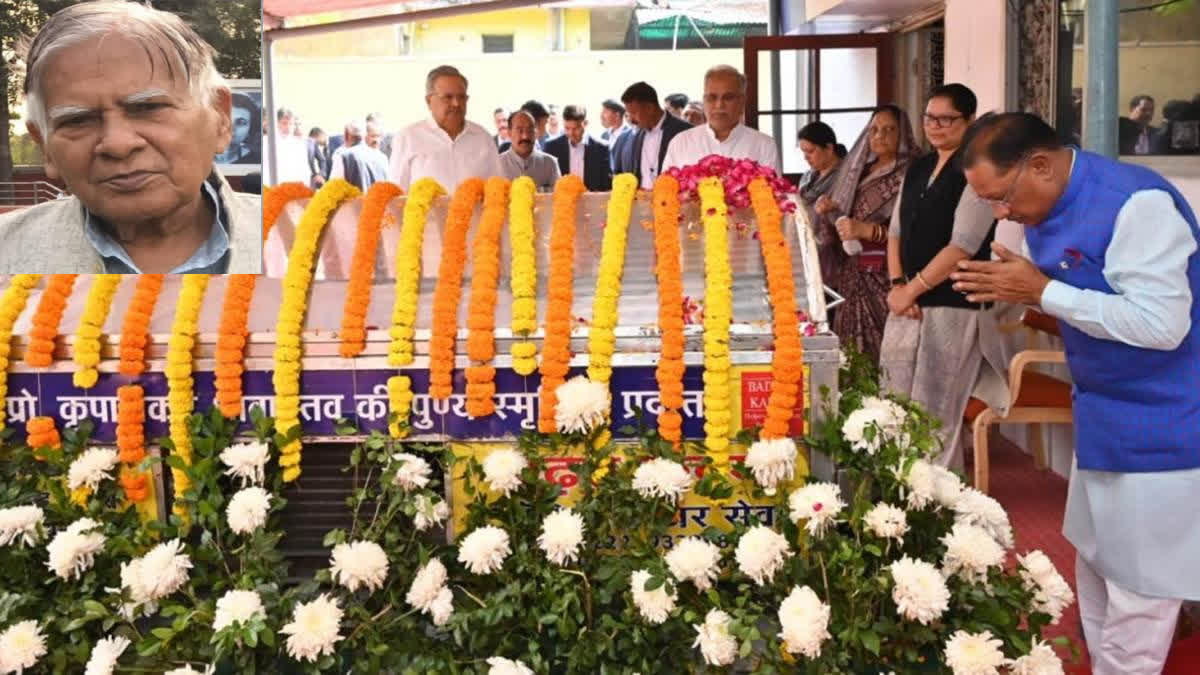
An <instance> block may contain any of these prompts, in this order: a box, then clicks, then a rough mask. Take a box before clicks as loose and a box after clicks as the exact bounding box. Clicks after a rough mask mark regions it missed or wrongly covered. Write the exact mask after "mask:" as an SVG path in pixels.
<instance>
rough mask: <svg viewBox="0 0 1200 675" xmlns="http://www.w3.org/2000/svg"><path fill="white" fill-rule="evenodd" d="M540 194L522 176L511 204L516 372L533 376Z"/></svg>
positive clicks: (514, 188) (513, 356) (515, 188)
mask: <svg viewBox="0 0 1200 675" xmlns="http://www.w3.org/2000/svg"><path fill="white" fill-rule="evenodd" d="M536 191H537V186H536V185H534V183H533V179H532V178H530V177H529V176H521V177H520V178H518V179H516V180H515V181H513V184H512V190H511V191H510V192H509V202H508V242H509V246H510V248H511V249H512V266H511V271H510V274H509V284H510V286H511V288H512V324H511V326H512V332H513V337H514V338H515V337H517V336H520V337H522V338H525V339H524V340H521V341H519V342H518V341H514V342H513V343H512V347H511V348H510V352H511V353H512V364H513V366H512V367H513V370H514V371H516V373H517V374H518V375H532V374H533V371H534V370H536V369H537V358H536V357H537V344H535V343H534V342H532V341H531V340H529V339H528V338H529V336H531V335H533V333H534V331H536V330H537V254H536V250H535V248H534V240H535V238H536V234H535V232H534V229H533V197H534V193H535V192H536Z"/></svg>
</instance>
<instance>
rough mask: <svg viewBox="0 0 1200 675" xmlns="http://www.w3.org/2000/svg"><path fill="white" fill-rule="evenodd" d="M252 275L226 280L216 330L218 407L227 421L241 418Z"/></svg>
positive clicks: (232, 277)
mask: <svg viewBox="0 0 1200 675" xmlns="http://www.w3.org/2000/svg"><path fill="white" fill-rule="evenodd" d="M257 282H258V275H255V274H230V275H229V276H227V277H226V285H225V301H224V303H223V304H222V306H221V323H220V325H219V326H218V328H217V331H218V332H217V354H216V356H217V366H216V373H215V375H216V388H217V407H218V408H220V410H221V414H222V415H224V416H225V417H228V418H230V419H237V418H240V417H241V415H242V373H244V372H245V371H246V366H245V355H246V341H247V340H248V339H249V336H250V331H249V330H248V324H249V317H250V301H251V299H253V298H254V286H255V284H256V283H257Z"/></svg>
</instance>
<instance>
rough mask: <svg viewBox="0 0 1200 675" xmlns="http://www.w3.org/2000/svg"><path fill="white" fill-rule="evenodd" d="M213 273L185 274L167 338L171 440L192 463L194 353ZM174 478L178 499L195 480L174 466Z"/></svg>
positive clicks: (178, 507) (178, 509)
mask: <svg viewBox="0 0 1200 675" xmlns="http://www.w3.org/2000/svg"><path fill="white" fill-rule="evenodd" d="M210 276H211V275H209V274H185V275H183V287H182V288H181V289H180V291H179V299H178V300H177V301H176V304H175V318H174V321H172V323H171V337H170V338H169V339H168V340H167V369H166V375H167V406H168V411H169V413H168V422H169V433H170V437H171V443H172V445H174V447H175V450H174V453H173V454H174V455H175V456H177V457H179V458H180V459H182V460H183V462H184V464H189V465H190V464H191V463H192V438H191V435H190V434H189V433H188V426H187V418H188V416H189V415H191V414H192V410H193V409H194V407H195V387H194V383H193V381H192V369H193V363H192V353H193V350H194V349H195V346H196V335H197V334H198V333H199V324H198V322H199V320H200V308H201V306H202V305H203V304H204V292H205V290H207V289H208V281H209V277H210ZM171 475H172V477H173V478H174V485H175V499H176V500H179V499H181V498H182V497H183V495H184V493H185V492H186V491H187V490H188V488H190V487H191V480H190V479H189V478H188V477H187V474H186V473H185V472H183V471H182V470H180V469H177V468H174V467H172V468H171ZM186 512H187V509H185V508H184V507H183V505H182V504H179V503H178V502H177V503H176V506H175V513H176V514H177V515H179V516H180V517H183V516H184V514H185V513H186Z"/></svg>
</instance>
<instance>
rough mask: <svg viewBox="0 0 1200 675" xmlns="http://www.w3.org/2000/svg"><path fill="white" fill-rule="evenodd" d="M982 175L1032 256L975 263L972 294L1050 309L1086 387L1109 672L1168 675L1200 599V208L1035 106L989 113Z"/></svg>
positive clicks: (1103, 671)
mask: <svg viewBox="0 0 1200 675" xmlns="http://www.w3.org/2000/svg"><path fill="white" fill-rule="evenodd" d="M964 146H965V147H966V153H965V155H964V157H963V166H964V168H965V170H966V175H967V180H968V182H969V183H970V184H971V187H972V188H974V189H975V192H977V193H978V194H979V196H980V197H983V198H984V199H988V200H990V201H991V202H992V206H993V210H994V212H995V216H996V217H997V218H1007V219H1010V220H1014V221H1017V222H1019V223H1021V224H1023V225H1024V226H1025V243H1026V245H1027V248H1028V254H1029V258H1030V259H1031V260H1030V259H1026V258H1024V257H1021V256H1019V255H1016V254H1014V253H1012V252H1011V251H1009V250H1007V249H1005V248H1004V247H1003V246H1001V245H999V244H993V251H994V252H995V254H996V257H998V258H999V260H996V261H992V262H982V261H980V262H973V261H964V262H962V263H960V264H959V267H960V271H958V272H955V273H954V274H953V275H952V277H953V278H954V279H955V281H956V284H955V288H956V289H958V290H960V291H962V292H965V293H967V299H968V300H971V301H972V302H1010V303H1022V304H1027V305H1035V306H1036V305H1040V306H1041V308H1042V309H1043V311H1045V312H1047V313H1049V314H1050V315H1051V316H1054V317H1055V318H1057V319H1058V321H1059V327H1060V328H1061V331H1062V338H1063V343H1064V345H1065V347H1066V355H1067V366H1068V367H1069V368H1070V370H1071V377H1072V379H1073V380H1074V391H1073V399H1074V416H1075V466H1074V467H1073V468H1072V471H1071V483H1070V489H1069V493H1068V497H1067V510H1066V519H1065V523H1064V525H1063V533H1064V534H1065V535H1066V537H1067V539H1069V540H1070V541H1071V543H1072V544H1073V545H1074V546H1075V549H1076V552H1077V556H1076V584H1077V589H1078V596H1079V610H1080V615H1081V618H1082V620H1083V629H1084V637H1085V638H1086V640H1087V646H1088V651H1089V652H1090V654H1091V657H1092V666H1093V668H1094V671H1093V672H1095V673H1096V675H1110V674H1116V673H1121V674H1122V675H1131V674H1137V673H1145V674H1147V675H1150V674H1156V673H1159V672H1160V671H1161V670H1162V667H1163V663H1164V662H1165V661H1166V656H1167V651H1168V650H1169V649H1170V645H1171V639H1172V636H1173V633H1174V629H1175V622H1176V620H1177V618H1178V616H1179V609H1180V604H1181V602H1182V601H1184V600H1200V298H1197V296H1198V295H1200V255H1197V253H1196V251H1197V240H1200V230H1198V229H1197V224H1196V216H1195V214H1194V213H1193V211H1192V209H1191V207H1189V206H1188V203H1187V202H1186V200H1184V198H1183V197H1182V196H1181V195H1180V194H1179V192H1178V191H1177V190H1176V189H1175V188H1174V187H1172V186H1171V184H1170V183H1168V182H1167V181H1166V180H1165V179H1163V178H1162V177H1161V176H1159V175H1158V174H1156V173H1155V172H1153V171H1151V170H1149V169H1146V168H1143V167H1139V166H1134V165H1131V164H1122V163H1120V162H1117V161H1113V160H1111V159H1107V158H1105V157H1102V156H1100V155H1096V154H1092V153H1090V152H1084V151H1081V150H1078V149H1075V148H1071V147H1064V146H1062V145H1061V144H1060V143H1059V141H1058V139H1057V134H1056V132H1055V131H1054V129H1053V128H1051V127H1050V126H1049V125H1047V124H1046V123H1045V122H1043V121H1042V120H1041V119H1040V118H1038V117H1036V116H1034V115H1030V114H1028V113H1006V114H1001V115H992V116H989V117H986V118H983V119H981V120H979V121H978V122H977V123H976V124H975V126H974V128H973V129H972V130H971V131H970V132H969V135H968V139H967V140H966V141H965V142H964Z"/></svg>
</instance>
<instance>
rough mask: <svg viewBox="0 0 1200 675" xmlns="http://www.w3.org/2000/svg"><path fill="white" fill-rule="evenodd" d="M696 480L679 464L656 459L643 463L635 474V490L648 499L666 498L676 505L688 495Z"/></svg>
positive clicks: (659, 458)
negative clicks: (681, 498)
mask: <svg viewBox="0 0 1200 675" xmlns="http://www.w3.org/2000/svg"><path fill="white" fill-rule="evenodd" d="M694 480H695V479H694V478H693V477H692V474H691V473H689V472H688V470H687V469H685V468H683V465H682V464H680V463H679V462H672V461H671V460H669V459H663V458H661V457H656V458H655V459H652V460H650V461H648V462H643V463H642V465H641V466H639V467H638V468H637V471H635V472H634V473H633V489H634V490H637V491H638V494H640V495H642V496H643V497H645V498H646V499H654V498H655V497H664V498H666V499H669V500H671V502H672V503H674V502H677V501H678V500H679V498H680V497H682V496H683V495H685V494H687V491H688V490H690V489H691V488H692V482H693V481H694Z"/></svg>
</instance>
